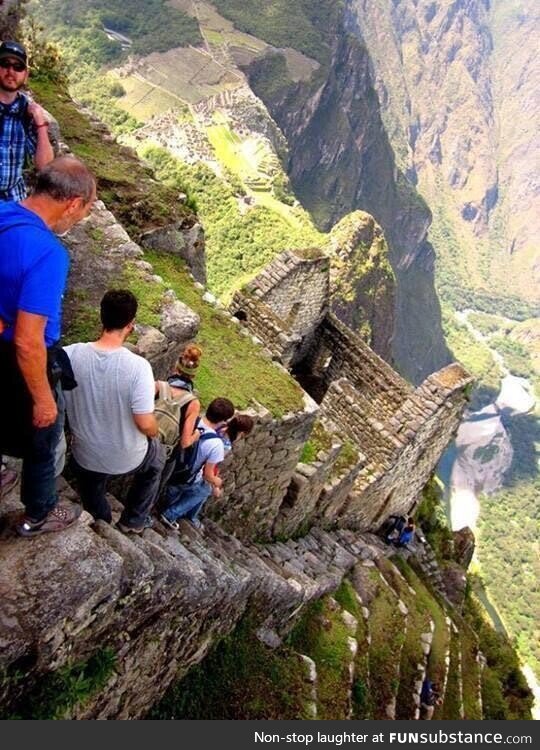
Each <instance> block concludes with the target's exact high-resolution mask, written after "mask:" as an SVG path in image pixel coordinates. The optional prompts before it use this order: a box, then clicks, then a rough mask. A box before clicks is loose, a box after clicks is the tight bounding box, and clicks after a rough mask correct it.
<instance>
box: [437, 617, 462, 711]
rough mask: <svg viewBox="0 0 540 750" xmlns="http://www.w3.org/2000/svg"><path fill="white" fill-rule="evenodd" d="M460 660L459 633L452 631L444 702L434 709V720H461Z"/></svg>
mask: <svg viewBox="0 0 540 750" xmlns="http://www.w3.org/2000/svg"><path fill="white" fill-rule="evenodd" d="M460 659H461V639H460V637H459V631H454V630H452V633H451V636H450V666H449V668H448V679H447V681H446V692H445V694H444V702H443V704H442V706H441V707H440V708H437V709H436V713H437V714H438V715H437V716H436V717H435V718H440V719H460V718H461V694H460V682H459V680H460V677H461V676H462V675H461V670H460Z"/></svg>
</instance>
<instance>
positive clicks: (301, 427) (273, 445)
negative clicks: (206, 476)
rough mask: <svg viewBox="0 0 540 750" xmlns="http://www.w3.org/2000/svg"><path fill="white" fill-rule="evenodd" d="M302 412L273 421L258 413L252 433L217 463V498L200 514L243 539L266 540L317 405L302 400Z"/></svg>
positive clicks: (266, 414) (267, 416)
mask: <svg viewBox="0 0 540 750" xmlns="http://www.w3.org/2000/svg"><path fill="white" fill-rule="evenodd" d="M305 404H306V406H305V409H304V411H303V412H299V413H295V414H292V413H291V414H285V415H284V416H283V417H282V418H281V419H274V418H272V416H271V415H270V414H269V412H267V411H265V410H260V411H259V412H258V415H257V417H256V418H257V422H256V425H255V428H254V430H253V432H252V433H251V434H250V435H248V437H247V438H246V439H245V440H242V441H240V442H238V444H237V445H235V446H234V448H233V450H232V451H231V453H230V454H229V455H228V456H227V458H226V459H225V461H224V462H223V464H222V470H221V475H222V476H223V479H224V487H223V497H222V498H220V499H215V498H212V499H211V500H210V501H209V502H208V504H207V509H206V513H207V515H209V516H210V517H211V518H213V519H214V520H216V521H218V522H219V524H220V526H221V527H222V528H224V529H225V530H226V531H228V532H230V533H233V534H235V536H237V537H238V538H240V539H243V540H253V539H258V540H269V539H270V538H271V536H272V528H273V526H274V521H275V519H276V517H277V515H278V513H279V509H280V507H281V505H282V503H283V500H284V498H285V496H286V494H287V490H288V488H289V485H290V483H291V480H292V478H293V475H294V472H295V470H296V467H297V464H298V460H299V457H300V452H301V450H302V447H303V445H304V443H305V442H306V440H307V439H308V437H309V435H310V433H311V429H312V427H313V423H314V421H315V417H316V415H317V412H318V406H317V405H316V404H315V402H314V401H312V400H311V399H310V398H309V396H308V395H307V394H306V396H305Z"/></svg>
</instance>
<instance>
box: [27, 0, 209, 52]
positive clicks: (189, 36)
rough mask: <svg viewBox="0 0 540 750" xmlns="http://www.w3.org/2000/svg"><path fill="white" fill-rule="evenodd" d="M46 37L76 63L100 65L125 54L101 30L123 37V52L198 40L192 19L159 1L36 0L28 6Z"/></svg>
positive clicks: (155, 49) (161, 48)
mask: <svg viewBox="0 0 540 750" xmlns="http://www.w3.org/2000/svg"><path fill="white" fill-rule="evenodd" d="M32 10H33V11H34V12H35V13H36V16H37V18H38V20H39V21H41V22H42V23H43V24H45V26H46V27H47V29H48V30H50V31H51V32H52V37H53V38H54V39H56V40H58V41H61V42H62V44H63V45H64V46H65V48H66V49H67V50H68V51H71V53H72V54H75V55H76V56H77V58H78V59H79V60H81V61H85V62H88V63H90V64H98V65H104V64H106V63H110V62H113V61H117V60H119V59H121V58H122V57H123V56H125V55H127V50H126V51H125V52H124V51H123V50H122V46H121V44H120V42H119V41H116V40H113V39H109V37H108V36H107V34H106V33H105V31H104V28H105V27H106V28H109V29H112V30H113V31H115V32H118V33H119V34H122V35H124V36H126V37H128V38H129V39H130V40H131V42H132V46H131V47H130V48H129V52H130V53H132V54H138V55H149V54H150V53H151V52H166V51H167V50H169V49H172V48H173V47H183V46H187V45H188V44H193V45H198V44H200V43H201V42H202V37H201V34H200V31H199V26H198V24H197V22H196V20H195V19H193V18H191V17H190V16H188V15H187V14H186V13H183V12H182V11H180V10H178V8H174V7H172V6H171V5H170V4H169V3H167V2H166V1H165V0H70V2H69V3H66V2H64V0H40V2H39V3H35V4H34V5H33V6H32Z"/></svg>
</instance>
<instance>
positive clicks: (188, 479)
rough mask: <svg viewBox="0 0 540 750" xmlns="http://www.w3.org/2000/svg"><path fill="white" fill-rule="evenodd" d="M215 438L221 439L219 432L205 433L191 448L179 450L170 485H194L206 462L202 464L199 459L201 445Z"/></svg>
mask: <svg viewBox="0 0 540 750" xmlns="http://www.w3.org/2000/svg"><path fill="white" fill-rule="evenodd" d="M213 438H219V435H218V434H217V432H212V431H208V432H203V433H202V435H201V436H200V438H199V439H198V440H197V442H196V443H194V444H193V445H190V446H189V448H179V449H178V451H177V454H176V458H175V466H174V470H173V472H172V474H171V476H170V479H169V484H172V485H173V486H175V487H178V486H180V485H185V484H193V482H194V481H195V479H196V478H197V474H198V473H199V471H200V470H201V469H202V467H203V466H204V462H203V463H200V460H199V459H198V456H199V447H200V445H201V443H204V442H205V440H212V439H213ZM219 439H221V438H219Z"/></svg>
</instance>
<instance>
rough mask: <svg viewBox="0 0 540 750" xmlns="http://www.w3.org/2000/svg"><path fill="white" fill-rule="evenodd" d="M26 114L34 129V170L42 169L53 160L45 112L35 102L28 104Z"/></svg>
mask: <svg viewBox="0 0 540 750" xmlns="http://www.w3.org/2000/svg"><path fill="white" fill-rule="evenodd" d="M28 114H29V115H30V117H31V118H32V119H33V121H34V127H35V129H36V152H35V154H34V164H35V165H36V169H43V167H45V166H46V165H47V164H48V163H49V162H50V161H52V160H53V159H54V151H53V147H52V146H51V142H50V140H49V129H48V127H47V126H48V124H49V123H48V122H47V116H46V114H45V110H44V109H43V107H41V106H40V105H39V104H37V103H36V102H30V104H29V105H28Z"/></svg>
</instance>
